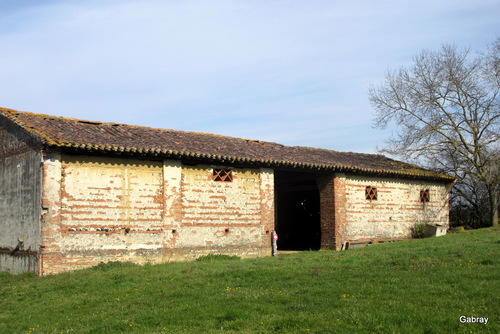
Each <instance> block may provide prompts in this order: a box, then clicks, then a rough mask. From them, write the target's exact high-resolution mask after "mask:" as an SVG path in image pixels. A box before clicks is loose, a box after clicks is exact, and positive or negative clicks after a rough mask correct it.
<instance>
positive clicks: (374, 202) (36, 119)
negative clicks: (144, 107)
mask: <svg viewBox="0 0 500 334" xmlns="http://www.w3.org/2000/svg"><path fill="white" fill-rule="evenodd" d="M452 182H453V179H452V178H451V177H449V176H446V175H442V174H438V173H436V172H433V171H428V170H424V169H421V168H418V167H415V166H412V165H408V164H404V163H401V162H398V161H395V160H392V159H389V158H386V157H384V156H382V155H372V154H359V153H344V152H337V151H331V150H324V149H316V148H308V147H290V146H283V145H280V144H276V143H271V142H263V141H258V140H247V139H240V138H232V137H223V136H217V135H211V134H204V133H194V132H182V131H174V130H164V129H153V128H147V127H141V126H131V125H124V124H115V123H101V122H91V121H84V120H77V119H71V118H63V117H55V116H48V115H41V114H34V113H28V112H19V111H16V110H11V109H0V216H1V218H0V224H1V228H2V233H0V269H1V270H3V271H5V270H7V271H10V272H13V273H18V272H22V271H27V270H31V271H34V272H36V273H37V274H39V275H46V274H52V273H58V272H61V271H65V270H74V269H79V268H85V267H88V266H92V265H96V264H98V263H99V262H101V261H104V262H105V261H110V260H114V261H116V260H119V261H132V262H135V263H146V262H152V263H158V262H167V261H173V260H183V259H192V258H196V257H198V256H200V255H204V254H208V253H217V254H234V255H238V256H242V257H257V256H268V255H271V234H272V231H273V230H274V229H275V230H276V231H277V233H278V235H279V240H278V248H279V249H282V250H285V249H286V250H294V249H295V250H302V249H333V250H340V249H341V248H342V247H343V246H345V245H346V244H347V243H349V242H351V243H354V242H368V241H371V240H372V241H373V240H392V239H400V238H408V237H409V236H410V233H411V232H410V231H411V227H412V226H413V225H414V224H416V223H424V222H425V223H436V224H441V225H448V212H449V208H448V192H449V190H450V187H451V185H452Z"/></svg>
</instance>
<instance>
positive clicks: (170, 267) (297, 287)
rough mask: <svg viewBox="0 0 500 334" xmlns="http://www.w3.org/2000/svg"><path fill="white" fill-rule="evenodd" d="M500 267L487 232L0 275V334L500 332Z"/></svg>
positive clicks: (498, 246)
mask: <svg viewBox="0 0 500 334" xmlns="http://www.w3.org/2000/svg"><path fill="white" fill-rule="evenodd" d="M499 257H500V229H498V228H497V229H491V228H490V229H482V230H475V231H468V232H463V233H458V234H452V235H447V236H445V237H439V238H430V239H422V240H412V241H406V242H397V243H390V244H380V245H374V246H370V247H366V248H362V249H354V250H348V251H343V252H327V251H319V252H299V253H294V254H287V255H279V256H277V257H272V258H261V259H245V260H241V259H238V258H229V257H223V256H208V257H204V258H201V259H200V260H198V261H195V262H191V263H169V264H162V265H146V266H136V265H132V264H118V263H109V264H102V265H100V266H97V267H94V268H91V269H87V270H82V271H77V272H73V273H63V274H60V275H54V276H49V277H43V278H38V277H35V276H33V275H27V274H25V275H20V276H12V275H9V274H5V273H3V274H0V333H103V332H109V333H113V332H114V333H268V332H273V331H275V332H279V333H500V316H499V314H500V270H499V268H500V259H499ZM460 316H466V317H471V316H474V317H485V318H488V323H487V324H486V325H485V324H480V323H469V324H467V323H461V322H460Z"/></svg>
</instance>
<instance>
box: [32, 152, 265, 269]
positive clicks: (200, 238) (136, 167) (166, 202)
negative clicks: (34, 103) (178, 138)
mask: <svg viewBox="0 0 500 334" xmlns="http://www.w3.org/2000/svg"><path fill="white" fill-rule="evenodd" d="M212 171H213V166H208V165H197V166H184V165H182V164H181V163H180V161H175V160H166V161H143V160H132V159H129V160H125V159H118V158H108V157H88V156H69V155H62V156H61V155H58V154H52V155H50V156H49V155H47V156H46V159H45V161H44V164H43V173H44V182H43V189H44V191H43V197H42V206H43V208H44V209H43V213H42V216H43V217H42V221H43V224H42V225H43V226H42V230H43V246H42V247H43V259H42V264H41V266H43V270H44V271H43V274H49V273H57V272H60V271H64V270H72V269H80V268H85V267H88V266H92V265H96V264H98V263H99V262H101V261H104V262H106V261H111V260H118V261H132V262H135V263H145V262H167V261H171V260H182V259H192V258H196V257H198V256H200V255H203V254H208V253H219V254H231V255H239V256H262V255H267V254H268V253H270V245H271V244H270V229H272V226H273V224H274V219H273V218H274V187H273V183H272V170H259V169H234V168H233V169H232V171H233V176H234V180H233V182H215V181H213V179H212Z"/></svg>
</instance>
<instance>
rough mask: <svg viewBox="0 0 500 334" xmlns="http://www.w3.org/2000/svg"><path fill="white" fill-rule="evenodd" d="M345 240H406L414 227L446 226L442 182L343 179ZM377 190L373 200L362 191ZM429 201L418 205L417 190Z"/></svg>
mask: <svg viewBox="0 0 500 334" xmlns="http://www.w3.org/2000/svg"><path fill="white" fill-rule="evenodd" d="M346 186H347V187H346V189H347V190H346V238H347V240H369V239H377V238H378V239H384V238H385V239H397V238H409V237H410V236H411V228H412V227H413V226H414V225H415V224H423V223H431V224H441V225H444V226H448V224H449V222H448V213H449V205H448V190H449V189H448V187H447V186H446V185H444V184H442V183H436V182H428V181H421V180H399V179H395V178H382V177H366V176H363V177H361V176H349V177H347V179H346ZM367 186H372V187H377V192H378V198H377V200H367V199H366V197H365V188H366V187H367ZM422 189H429V190H430V198H431V200H430V202H428V203H422V202H420V190H422Z"/></svg>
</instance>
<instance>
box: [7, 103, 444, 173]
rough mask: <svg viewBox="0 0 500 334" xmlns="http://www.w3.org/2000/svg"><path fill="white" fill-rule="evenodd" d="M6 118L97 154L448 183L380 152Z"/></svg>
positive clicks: (53, 141)
mask: <svg viewBox="0 0 500 334" xmlns="http://www.w3.org/2000/svg"><path fill="white" fill-rule="evenodd" d="M0 115H4V116H5V117H7V118H8V119H10V120H11V121H12V122H14V123H15V124H17V125H18V126H20V127H21V128H23V129H24V130H26V131H27V132H29V133H31V134H32V135H33V136H34V137H36V138H37V139H38V140H39V141H40V142H41V143H42V144H44V145H47V146H49V147H58V148H61V149H70V150H77V151H84V152H85V151H86V152H89V151H90V152H95V151H100V152H101V153H106V152H109V153H115V152H116V153H119V152H127V153H132V154H143V155H153V156H161V157H179V158H183V157H184V158H196V159H206V160H211V161H220V162H229V163H238V164H255V165H269V166H275V167H291V168H307V169H311V168H314V169H320V170H330V171H346V172H357V173H363V174H378V175H394V176H401V177H416V178H425V179H435V180H442V181H446V182H450V181H452V180H453V178H452V177H450V176H448V175H443V174H439V173H436V172H434V171H429V170H425V169H422V168H419V167H416V166H413V165H409V164H406V163H402V162H399V161H396V160H393V159H389V158H387V157H385V156H383V155H375V154H364V153H352V152H338V151H333V150H326V149H318V148H310V147H300V146H284V145H281V144H277V143H272V142H264V141H258V140H249V139H241V138H234V137H226V136H219V135H213V134H206V133H197V132H184V131H177V130H165V129H154V128H149V127H144V126H134V125H125V124H116V123H101V122H92V121H84V120H78V119H73V118H65V117H57V116H49V115H43V114H34V113H30V112H20V111H17V110H12V109H5V108H0Z"/></svg>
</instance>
